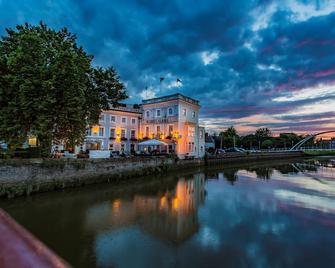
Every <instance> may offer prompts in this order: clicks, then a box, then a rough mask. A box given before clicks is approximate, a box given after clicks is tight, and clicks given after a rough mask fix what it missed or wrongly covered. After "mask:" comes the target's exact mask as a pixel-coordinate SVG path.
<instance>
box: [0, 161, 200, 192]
mask: <svg viewBox="0 0 335 268" xmlns="http://www.w3.org/2000/svg"><path fill="white" fill-rule="evenodd" d="M201 164H203V161H202V160H199V159H198V160H190V161H187V162H184V161H178V162H177V161H176V160H175V159H173V158H165V157H155V158H151V157H150V158H145V157H143V158H129V159H124V158H120V159H36V160H35V159H25V160H19V159H13V160H1V161H0V197H9V198H11V197H15V196H21V195H29V194H30V193H34V192H43V191H50V190H58V189H63V188H67V187H74V186H81V185H85V184H93V183H99V182H117V181H119V180H122V179H126V178H130V177H139V176H144V175H150V174H159V173H161V172H166V171H167V170H173V169H179V168H186V167H194V166H200V165H201Z"/></svg>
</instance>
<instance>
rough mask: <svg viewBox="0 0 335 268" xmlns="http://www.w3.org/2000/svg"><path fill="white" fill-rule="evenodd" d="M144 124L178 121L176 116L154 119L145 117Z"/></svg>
mask: <svg viewBox="0 0 335 268" xmlns="http://www.w3.org/2000/svg"><path fill="white" fill-rule="evenodd" d="M143 122H144V124H164V123H174V122H178V116H168V117H162V118H155V119H147V120H144V121H143Z"/></svg>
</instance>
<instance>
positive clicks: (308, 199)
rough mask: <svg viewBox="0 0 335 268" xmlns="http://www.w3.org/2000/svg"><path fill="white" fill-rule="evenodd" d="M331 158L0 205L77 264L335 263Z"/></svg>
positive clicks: (170, 178)
mask: <svg viewBox="0 0 335 268" xmlns="http://www.w3.org/2000/svg"><path fill="white" fill-rule="evenodd" d="M333 163H334V161H333V160H330V159H319V160H317V161H311V160H310V161H307V162H306V161H302V160H301V161H298V163H284V164H279V163H277V164H276V165H273V164H257V165H253V166H249V167H244V168H228V169H217V170H207V171H206V172H196V173H194V174H179V175H177V176H175V175H174V176H167V177H166V178H162V179H157V178H152V179H151V180H149V181H148V180H146V181H145V182H140V183H129V184H125V185H121V186H117V187H115V186H110V185H108V186H103V187H102V186H96V187H93V188H89V187H87V188H85V189H83V190H75V191H66V192H64V193H49V194H45V195H36V196H35V197H32V198H28V199H26V200H25V199H20V200H19V199H18V200H15V201H14V202H2V203H1V202H0V205H2V206H4V208H5V209H7V210H8V211H9V212H10V213H11V214H12V215H13V216H14V217H15V218H17V219H18V220H19V221H20V222H21V223H22V224H23V225H25V226H26V227H27V228H29V229H30V230H31V231H32V232H33V233H34V234H35V235H36V236H37V237H39V238H40V239H42V240H43V241H44V242H45V243H46V244H48V245H49V246H50V247H51V248H53V249H54V250H55V251H56V252H57V253H59V254H60V255H61V256H62V257H64V258H65V259H66V260H68V261H69V262H70V263H71V264H73V265H74V266H75V267H92V266H99V267H223V266H224V267H335V254H334V253H333V250H334V248H335V232H334V230H335V176H334V170H335V166H334V165H333ZM27 211H29V214H28V213H26V212H27Z"/></svg>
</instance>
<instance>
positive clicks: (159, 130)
mask: <svg viewBox="0 0 335 268" xmlns="http://www.w3.org/2000/svg"><path fill="white" fill-rule="evenodd" d="M159 134H161V126H157V135H159Z"/></svg>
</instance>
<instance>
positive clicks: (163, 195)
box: [86, 174, 205, 243]
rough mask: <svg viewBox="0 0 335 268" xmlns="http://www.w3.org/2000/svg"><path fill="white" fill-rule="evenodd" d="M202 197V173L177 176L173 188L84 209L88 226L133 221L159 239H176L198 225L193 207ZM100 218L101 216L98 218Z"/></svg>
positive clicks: (111, 225)
mask: <svg viewBox="0 0 335 268" xmlns="http://www.w3.org/2000/svg"><path fill="white" fill-rule="evenodd" d="M204 200H205V175H204V174H196V175H194V176H191V177H188V178H185V177H184V178H180V179H179V180H178V182H177V185H176V186H175V188H174V189H173V190H166V191H165V192H159V193H157V195H143V194H135V195H134V196H133V197H132V198H131V199H119V198H118V199H115V200H112V201H110V202H107V203H103V204H100V205H98V206H95V207H92V208H90V209H89V210H88V213H87V219H86V225H87V227H88V228H89V229H93V230H97V229H99V230H104V229H106V228H108V229H109V231H110V230H113V229H118V228H120V227H121V226H122V227H124V226H129V225H134V224H136V225H137V226H138V227H139V228H141V230H143V231H145V232H147V233H151V234H153V235H155V236H157V237H159V238H161V239H165V240H168V241H173V242H175V243H180V242H182V241H184V240H185V239H187V238H188V237H190V236H191V235H192V234H193V233H195V232H196V231H197V229H198V220H197V209H198V207H199V205H200V204H201V203H203V202H204ZM101 219H103V220H101Z"/></svg>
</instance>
